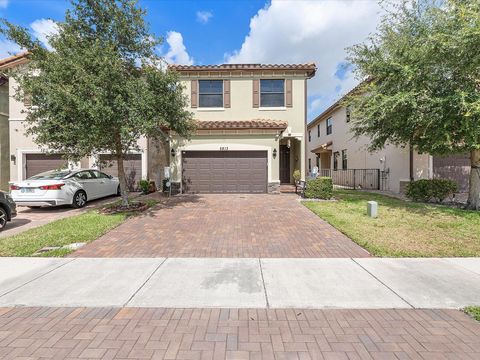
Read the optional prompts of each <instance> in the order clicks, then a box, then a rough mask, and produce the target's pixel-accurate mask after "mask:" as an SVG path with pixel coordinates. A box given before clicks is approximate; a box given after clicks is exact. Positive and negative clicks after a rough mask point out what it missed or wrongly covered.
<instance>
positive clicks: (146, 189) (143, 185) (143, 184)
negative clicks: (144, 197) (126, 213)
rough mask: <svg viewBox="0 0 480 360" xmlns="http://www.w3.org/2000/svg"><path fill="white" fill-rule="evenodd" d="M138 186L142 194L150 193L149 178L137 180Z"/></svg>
mask: <svg viewBox="0 0 480 360" xmlns="http://www.w3.org/2000/svg"><path fill="white" fill-rule="evenodd" d="M138 187H139V188H140V190H141V191H142V193H144V194H149V193H150V180H148V179H146V180H145V179H143V180H140V181H139V182H138Z"/></svg>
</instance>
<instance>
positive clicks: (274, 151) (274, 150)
mask: <svg viewBox="0 0 480 360" xmlns="http://www.w3.org/2000/svg"><path fill="white" fill-rule="evenodd" d="M276 157H277V149H273V158H274V159H275V158H276Z"/></svg>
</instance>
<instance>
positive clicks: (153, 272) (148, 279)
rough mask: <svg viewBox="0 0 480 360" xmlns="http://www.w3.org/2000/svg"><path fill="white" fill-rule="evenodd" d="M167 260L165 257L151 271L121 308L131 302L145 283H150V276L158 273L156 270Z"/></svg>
mask: <svg viewBox="0 0 480 360" xmlns="http://www.w3.org/2000/svg"><path fill="white" fill-rule="evenodd" d="M167 260H168V257H166V258H165V259H164V260H163V261H162V262H161V263H160V264H158V266H157V267H156V268H155V269H154V270H153V271H152V273H151V274H150V275H149V276H148V277H147V279H146V280H145V281H144V282H143V283H142V285H140V287H139V288H138V289H137V290H135V292H134V293H133V294H132V296H130V298H129V299H128V300H127V302H126V303H125V304H123V306H122V307H126V306H127V305H128V303H129V302H130V301H132V299H133V298H134V297H135V295H137V294H138V292H139V291H140V290H142V289H143V287H144V286H145V285H146V284H147V282H149V281H150V279H151V278H152V276H153V275H154V274H155V273H156V272H157V271H158V269H160V267H161V266H162V265H163V264H165V261H167Z"/></svg>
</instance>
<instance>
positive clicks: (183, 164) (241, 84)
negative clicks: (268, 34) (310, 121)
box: [170, 64, 316, 193]
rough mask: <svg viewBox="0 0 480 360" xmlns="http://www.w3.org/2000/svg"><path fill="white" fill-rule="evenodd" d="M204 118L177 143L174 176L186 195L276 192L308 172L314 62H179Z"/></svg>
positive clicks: (197, 116)
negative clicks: (297, 172)
mask: <svg viewBox="0 0 480 360" xmlns="http://www.w3.org/2000/svg"><path fill="white" fill-rule="evenodd" d="M172 68H173V69H175V70H176V71H178V72H179V73H180V77H181V80H182V81H183V82H184V84H185V89H186V91H187V94H188V96H189V98H190V110H191V111H192V112H193V113H194V118H195V119H196V120H197V132H196V134H195V135H194V136H193V137H192V139H191V140H189V141H185V140H182V139H176V138H175V137H174V138H173V140H172V141H171V144H170V146H171V150H170V152H171V168H172V181H173V182H174V183H176V184H177V186H179V187H181V189H182V191H183V192H213V193H222V192H254V193H265V192H276V191H278V190H279V187H280V184H281V183H292V182H293V178H292V174H293V171H294V170H295V169H298V170H300V172H301V174H302V177H305V126H306V95H307V93H306V92H307V80H308V79H310V78H312V77H313V76H314V75H315V71H316V67H315V65H314V64H302V65H261V64H227V65H215V66H181V65H177V66H172Z"/></svg>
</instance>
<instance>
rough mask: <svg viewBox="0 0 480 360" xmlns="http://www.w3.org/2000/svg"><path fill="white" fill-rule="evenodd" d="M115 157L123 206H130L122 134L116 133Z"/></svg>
mask: <svg viewBox="0 0 480 360" xmlns="http://www.w3.org/2000/svg"><path fill="white" fill-rule="evenodd" d="M115 158H116V159H117V170H118V180H120V195H121V196H122V206H128V189H127V179H126V177H125V169H124V168H123V148H122V140H121V138H120V134H118V133H117V134H115Z"/></svg>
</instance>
